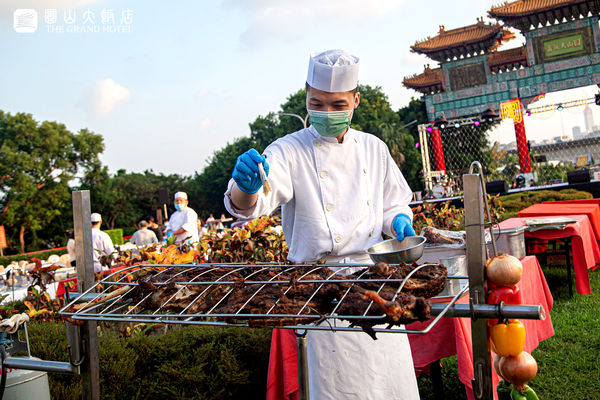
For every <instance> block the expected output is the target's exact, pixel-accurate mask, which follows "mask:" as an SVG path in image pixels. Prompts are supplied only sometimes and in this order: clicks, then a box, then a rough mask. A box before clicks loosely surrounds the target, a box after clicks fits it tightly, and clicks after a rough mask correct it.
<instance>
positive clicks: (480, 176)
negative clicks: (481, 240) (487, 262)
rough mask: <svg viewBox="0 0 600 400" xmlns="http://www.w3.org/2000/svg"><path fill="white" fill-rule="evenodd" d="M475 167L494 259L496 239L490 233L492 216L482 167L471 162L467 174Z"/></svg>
mask: <svg viewBox="0 0 600 400" xmlns="http://www.w3.org/2000/svg"><path fill="white" fill-rule="evenodd" d="M475 167H477V168H479V173H478V175H479V182H481V191H482V192H483V205H484V206H485V212H486V213H487V217H488V224H489V225H490V236H491V238H492V249H493V250H494V257H496V256H497V255H498V249H497V248H496V239H494V234H493V233H492V226H493V223H492V215H491V214H490V207H489V205H488V197H487V191H486V190H485V182H484V180H483V167H482V166H481V163H480V162H479V161H473V162H472V163H471V166H470V167H469V174H472V173H473V172H474V170H475Z"/></svg>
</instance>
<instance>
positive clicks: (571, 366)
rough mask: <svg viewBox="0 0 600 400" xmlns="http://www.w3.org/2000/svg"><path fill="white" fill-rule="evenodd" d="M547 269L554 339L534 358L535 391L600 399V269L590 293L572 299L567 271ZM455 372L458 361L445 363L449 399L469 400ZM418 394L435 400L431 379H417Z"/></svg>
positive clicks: (549, 397) (546, 396) (550, 399)
mask: <svg viewBox="0 0 600 400" xmlns="http://www.w3.org/2000/svg"><path fill="white" fill-rule="evenodd" d="M543 270H544V274H545V276H546V280H547V281H548V286H549V287H550V290H551V291H552V295H553V297H554V307H553V309H552V312H551V317H552V323H553V325H554V331H555V335H554V336H553V337H551V338H550V339H547V340H545V341H543V342H541V343H540V346H539V347H538V348H537V349H536V350H534V351H533V353H532V354H533V356H534V357H535V359H536V360H537V362H538V368H539V371H538V375H537V377H536V378H535V379H534V380H533V381H532V382H531V386H532V387H533V388H534V389H535V391H536V393H537V394H538V396H539V397H540V399H542V400H554V399H557V400H558V399H560V400H563V399H577V400H588V399H589V400H597V399H600V360H599V358H600V269H598V270H596V271H589V274H590V283H591V286H592V294H590V295H578V294H575V295H574V296H573V298H569V291H568V287H567V284H566V282H567V272H566V270H565V268H564V267H543ZM573 285H574V283H573ZM573 290H575V286H573ZM457 368H458V367H457V362H456V356H454V357H450V358H447V359H444V360H442V380H443V385H444V398H445V399H449V400H452V399H466V398H467V397H466V393H465V389H464V386H463V385H462V384H461V383H460V381H459V380H458V371H457ZM419 390H420V392H421V399H423V400H429V399H432V400H433V399H435V397H434V395H433V390H432V387H431V379H430V378H429V377H427V376H425V375H423V376H422V377H420V378H419ZM436 400H437V399H436Z"/></svg>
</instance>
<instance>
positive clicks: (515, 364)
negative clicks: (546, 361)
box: [500, 351, 537, 392]
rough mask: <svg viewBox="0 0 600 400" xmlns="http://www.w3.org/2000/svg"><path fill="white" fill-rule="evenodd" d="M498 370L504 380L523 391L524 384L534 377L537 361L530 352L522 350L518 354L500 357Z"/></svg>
mask: <svg viewBox="0 0 600 400" xmlns="http://www.w3.org/2000/svg"><path fill="white" fill-rule="evenodd" d="M500 371H501V372H502V374H501V375H502V376H503V377H504V379H505V380H507V381H509V382H510V383H512V384H513V386H514V387H515V388H516V389H517V390H519V391H520V392H523V391H524V390H525V384H526V383H527V382H529V381H530V380H532V379H533V378H535V375H536V374H537V362H536V361H535V358H533V357H532V356H531V354H529V353H527V352H525V351H522V352H521V354H519V355H518V356H514V357H513V356H508V357H502V359H500Z"/></svg>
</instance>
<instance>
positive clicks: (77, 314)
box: [59, 263, 469, 334]
mask: <svg viewBox="0 0 600 400" xmlns="http://www.w3.org/2000/svg"><path fill="white" fill-rule="evenodd" d="M427 265H430V264H422V265H419V266H418V267H416V268H414V269H413V270H412V271H411V272H410V273H409V274H408V275H407V276H406V277H405V278H404V279H391V278H390V277H388V278H387V279H361V277H362V276H363V275H365V274H366V273H367V272H368V271H369V269H368V268H364V267H366V265H365V264H294V265H289V264H282V263H257V264H245V263H213V264H178V265H154V264H150V265H146V264H144V265H136V266H131V267H127V268H124V269H122V270H119V271H117V272H114V273H112V274H110V275H109V276H107V277H105V278H104V279H102V280H101V281H99V282H98V283H97V284H96V285H94V286H93V287H91V288H89V289H88V290H86V291H85V292H84V293H81V294H79V295H77V296H76V297H75V298H74V299H73V300H71V301H70V302H69V303H68V304H66V305H65V306H64V307H63V308H62V309H61V310H60V312H59V314H61V315H63V316H68V317H70V318H72V319H74V320H90V321H111V322H135V323H164V324H185V325H215V326H250V325H249V322H248V320H249V319H250V318H252V319H259V318H270V319H292V318H296V319H303V320H306V319H314V322H312V321H311V323H299V324H291V325H282V326H277V327H279V328H287V329H301V330H329V331H359V332H362V330H363V329H362V328H361V327H359V326H354V327H350V326H347V323H343V324H339V321H340V320H342V319H344V320H346V321H351V322H358V321H359V320H369V319H371V320H378V319H379V320H384V319H385V318H386V316H385V315H384V314H381V315H378V316H375V315H366V314H367V313H368V311H369V310H370V308H371V306H372V305H373V301H371V302H370V304H369V306H368V307H367V308H366V309H365V311H364V313H363V315H338V314H336V311H337V310H338V308H339V307H340V306H341V305H342V303H343V302H344V300H345V298H346V295H347V294H348V293H350V290H351V288H352V287H353V286H354V285H355V284H360V283H371V284H372V283H381V284H380V285H379V288H378V289H377V293H380V292H381V290H382V289H383V288H384V287H385V286H386V285H387V284H394V283H395V284H396V285H397V284H399V286H398V288H397V289H396V292H395V295H394V297H393V299H392V301H393V300H395V299H396V297H397V296H398V293H400V291H401V290H402V288H403V287H404V285H405V284H406V282H407V281H408V279H410V277H411V276H412V275H413V274H414V273H415V272H417V271H418V270H420V269H422V268H423V267H425V266H427ZM157 267H165V269H163V270H161V271H159V272H157V273H156V274H155V275H154V276H153V282H152V283H153V284H154V285H156V286H162V285H168V284H169V283H172V282H176V283H177V284H178V285H180V286H181V287H180V288H179V290H178V291H177V292H175V293H174V294H173V295H171V296H170V297H169V298H168V299H167V300H166V301H165V302H164V303H163V304H162V305H161V306H160V307H158V308H157V309H155V310H154V311H150V312H149V313H148V312H147V311H144V310H142V308H141V307H140V306H141V304H142V303H143V302H144V301H145V300H146V299H147V298H148V297H149V296H151V294H147V295H146V296H145V297H144V298H142V300H140V301H138V302H137V303H136V304H134V303H133V300H132V299H125V300H123V299H124V298H125V297H126V296H127V294H128V293H129V292H130V291H131V290H133V289H134V288H135V287H136V286H138V283H136V282H129V281H128V278H129V277H131V276H133V274H135V273H136V272H139V271H142V270H146V269H154V268H157ZM273 267H284V268H285V269H283V268H282V270H281V271H280V272H278V273H277V274H276V275H275V276H273V277H272V278H271V279H269V280H251V278H252V276H255V275H257V274H258V273H260V272H264V271H266V270H268V269H270V268H273ZM322 267H333V268H335V269H336V270H335V271H332V273H331V274H329V275H328V276H327V278H326V279H310V280H307V279H303V278H304V277H305V276H307V275H309V274H311V273H313V272H315V271H317V270H319V269H321V268H322ZM173 268H177V269H180V270H181V271H180V272H177V273H176V274H172V273H171V274H169V275H168V276H166V277H165V278H166V279H164V280H163V281H158V282H155V281H154V280H156V278H157V277H160V275H161V274H164V273H165V272H166V271H172V269H173ZM357 268H364V271H362V273H359V275H358V276H355V275H341V274H340V273H343V272H350V271H353V270H354V269H357ZM195 269H196V270H198V271H197V274H196V275H195V276H194V277H193V278H192V279H189V280H188V281H187V282H181V281H174V279H175V278H177V277H178V276H180V275H183V274H185V273H189V271H191V270H195ZM248 269H249V270H250V271H252V270H253V269H254V271H252V272H250V273H249V274H248V275H246V276H245V280H244V284H247V285H260V287H259V289H258V290H256V291H255V292H254V293H253V294H252V295H251V296H249V297H248V298H247V299H246V301H245V302H244V303H243V305H242V306H240V307H239V308H238V309H237V311H236V312H235V313H229V314H218V313H214V311H215V310H216V309H217V307H218V306H219V305H220V304H222V302H223V301H226V299H227V297H228V296H229V294H231V293H232V292H233V290H234V287H235V285H237V284H239V282H236V281H234V280H226V279H227V277H228V276H230V275H231V274H233V273H234V272H239V271H242V270H246V271H248ZM304 269H305V271H304ZM218 270H222V271H223V273H222V275H221V276H219V277H218V279H216V280H212V281H201V280H199V279H201V277H202V276H203V275H205V274H208V273H210V272H215V271H218ZM294 270H298V271H300V270H301V271H302V272H303V274H302V275H301V276H300V277H299V278H298V279H297V280H296V283H297V284H302V283H303V284H310V283H312V284H317V285H318V286H317V287H316V289H314V291H313V292H312V294H311V295H310V296H309V297H308V299H307V300H306V301H305V302H304V304H303V305H302V307H301V308H300V310H299V311H298V312H297V313H295V314H274V313H271V312H272V310H273V309H274V308H275V306H276V305H277V303H278V302H279V300H277V301H276V302H275V304H273V305H272V306H271V307H270V309H269V310H267V311H266V312H264V313H261V314H254V313H253V314H250V313H242V312H241V311H242V310H243V309H244V308H245V307H246V305H248V304H249V302H250V301H251V300H252V299H253V298H254V297H255V296H257V295H259V293H260V291H261V290H262V289H264V288H265V287H266V286H267V285H273V284H276V285H286V287H287V289H286V290H285V292H284V293H287V292H288V291H289V290H290V289H291V287H292V286H291V285H290V280H289V279H285V280H277V279H276V278H277V277H278V276H280V275H281V274H283V273H284V272H285V273H290V272H294ZM350 273H351V272H350ZM165 275H166V274H165ZM115 278H117V279H116V280H114V279H115ZM448 279H463V280H467V279H468V277H466V276H456V277H454V276H449V277H448ZM332 283H351V285H350V287H349V288H347V289H345V290H344V293H343V295H342V296H341V298H340V299H339V300H338V302H337V304H336V305H335V308H334V309H333V310H332V312H331V313H329V314H326V315H320V314H314V313H311V310H310V307H309V306H308V303H309V302H310V301H311V300H312V298H313V297H314V296H315V295H316V294H317V292H318V291H319V290H320V289H321V288H322V287H323V285H325V284H332ZM98 284H101V285H102V286H103V290H102V291H101V292H100V293H95V289H96V287H97V286H98ZM189 285H203V286H206V289H204V290H202V291H201V292H200V293H199V294H198V295H196V297H195V298H194V299H193V300H192V301H191V302H190V303H189V304H188V305H187V306H186V307H185V308H184V309H183V310H182V311H180V312H177V313H164V312H161V311H162V310H163V309H164V308H166V306H167V305H168V304H169V302H171V300H172V299H174V298H175V296H176V295H177V294H178V293H180V292H182V291H183V290H184V288H185V287H187V286H189ZM214 285H221V286H230V289H229V290H228V291H227V292H226V293H225V294H224V295H222V296H221V297H220V298H219V299H218V300H217V301H216V303H215V304H214V305H213V307H212V308H211V309H210V310H208V311H207V312H205V313H197V314H187V313H186V311H187V310H188V309H189V308H190V307H191V306H192V305H193V304H194V303H195V302H196V301H198V299H200V298H201V297H202V296H203V294H204V293H205V292H206V291H207V290H209V289H210V288H211V287H213V286H214ZM122 286H130V287H131V289H130V290H128V291H127V293H125V294H122V295H119V296H117V297H115V298H113V299H110V300H108V301H106V302H100V303H98V304H92V301H93V300H94V299H95V298H97V297H103V296H104V295H106V294H108V293H110V291H111V290H110V289H111V288H113V287H117V288H118V287H122ZM468 289H469V287H468V285H465V286H464V287H463V288H462V290H460V291H459V292H458V293H457V294H456V295H454V296H451V297H450V296H445V297H444V298H449V297H450V302H449V303H446V304H445V303H434V304H433V305H434V306H435V307H432V315H436V316H435V318H434V319H433V320H432V321H431V322H430V323H429V324H428V325H427V326H426V327H425V328H424V329H422V330H411V329H405V328H400V327H394V326H390V325H388V326H387V327H373V331H374V332H389V333H411V334H425V333H428V332H429V331H430V330H431V329H432V328H433V327H434V326H435V325H436V324H437V322H438V321H439V320H440V319H441V318H442V317H444V316H445V315H446V314H447V313H448V311H449V310H450V309H451V307H452V306H453V305H454V304H455V303H456V301H457V300H458V299H459V298H460V297H461V296H462V295H463V294H465V293H466V292H467V291H468ZM77 303H85V305H84V308H82V309H81V310H78V311H69V309H70V308H71V306H73V305H74V304H77ZM219 319H221V320H219ZM222 319H227V320H228V321H231V320H234V321H235V322H224V321H222ZM238 321H239V322H238ZM324 322H325V324H323V323H324ZM382 326H383V325H382Z"/></svg>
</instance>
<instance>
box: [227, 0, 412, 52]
mask: <svg viewBox="0 0 600 400" xmlns="http://www.w3.org/2000/svg"><path fill="white" fill-rule="evenodd" d="M405 1H406V0H386V1H365V0H326V1H323V0H304V1H280V0H254V1H246V0H229V1H227V2H225V3H224V4H225V7H227V8H231V7H233V8H237V9H239V10H240V11H241V12H242V13H243V14H246V16H247V18H248V27H247V29H246V30H245V31H244V32H243V33H242V36H241V38H240V39H241V42H242V44H243V45H245V46H247V47H255V46H257V45H259V44H260V43H265V42H266V41H270V40H284V41H288V40H295V39H299V38H300V37H302V36H303V35H304V33H305V32H306V30H307V28H308V26H309V25H320V24H323V23H325V24H330V25H331V24H333V25H341V26H347V24H351V23H355V22H365V20H367V19H369V18H372V17H380V16H383V15H386V14H388V13H390V12H393V11H395V10H396V9H398V8H399V7H400V6H401V5H402V4H403V3H404V2H405Z"/></svg>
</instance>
